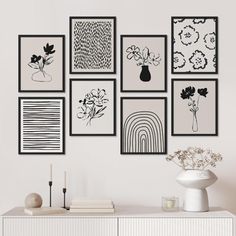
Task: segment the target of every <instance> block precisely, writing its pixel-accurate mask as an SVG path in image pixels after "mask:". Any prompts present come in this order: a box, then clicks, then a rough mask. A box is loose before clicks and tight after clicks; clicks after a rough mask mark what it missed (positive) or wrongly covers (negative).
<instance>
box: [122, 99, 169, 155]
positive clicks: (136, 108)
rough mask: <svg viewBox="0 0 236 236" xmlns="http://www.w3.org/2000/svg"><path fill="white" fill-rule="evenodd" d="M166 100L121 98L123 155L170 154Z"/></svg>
mask: <svg viewBox="0 0 236 236" xmlns="http://www.w3.org/2000/svg"><path fill="white" fill-rule="evenodd" d="M166 106H167V99H166V98H164V97H162V98H158V97H126V98H121V154H165V153H166V152H167V123H166V122H167V117H166V116H167V115H166Z"/></svg>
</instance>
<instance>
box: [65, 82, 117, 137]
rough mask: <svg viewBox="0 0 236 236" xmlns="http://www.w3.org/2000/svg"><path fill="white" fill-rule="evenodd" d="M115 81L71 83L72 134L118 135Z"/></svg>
mask: <svg viewBox="0 0 236 236" xmlns="http://www.w3.org/2000/svg"><path fill="white" fill-rule="evenodd" d="M115 101H116V81H115V80H114V79H71V80H70V135H71V136H93V135H94V136H106V135H107V136H111V135H115V134H116V117H115V113H116V102H115Z"/></svg>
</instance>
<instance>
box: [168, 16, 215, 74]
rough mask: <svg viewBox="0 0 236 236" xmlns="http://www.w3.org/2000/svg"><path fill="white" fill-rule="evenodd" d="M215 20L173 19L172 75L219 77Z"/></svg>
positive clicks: (203, 18)
mask: <svg viewBox="0 0 236 236" xmlns="http://www.w3.org/2000/svg"><path fill="white" fill-rule="evenodd" d="M217 46H218V17H205V16H204V17H183V16H180V17H172V73H173V74H185V73H192V74H217V73H218V47H217Z"/></svg>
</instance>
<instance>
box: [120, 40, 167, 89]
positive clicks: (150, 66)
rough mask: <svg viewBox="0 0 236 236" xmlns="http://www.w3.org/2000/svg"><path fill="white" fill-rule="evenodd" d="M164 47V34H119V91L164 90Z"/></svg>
mask: <svg viewBox="0 0 236 236" xmlns="http://www.w3.org/2000/svg"><path fill="white" fill-rule="evenodd" d="M166 47H167V36H166V35H121V91H122V92H165V91H166V88H167V53H166V51H167V48H166Z"/></svg>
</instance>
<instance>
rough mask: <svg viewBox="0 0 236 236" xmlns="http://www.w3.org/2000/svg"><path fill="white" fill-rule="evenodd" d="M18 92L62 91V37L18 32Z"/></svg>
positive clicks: (63, 41) (63, 58)
mask: <svg viewBox="0 0 236 236" xmlns="http://www.w3.org/2000/svg"><path fill="white" fill-rule="evenodd" d="M18 43H19V45H18V47H19V48H18V49H19V55H18V56H19V58H18V62H19V65H18V69H19V75H18V76H19V88H18V90H19V92H64V91H65V36H64V35H19V37H18Z"/></svg>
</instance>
